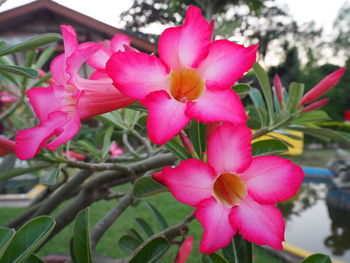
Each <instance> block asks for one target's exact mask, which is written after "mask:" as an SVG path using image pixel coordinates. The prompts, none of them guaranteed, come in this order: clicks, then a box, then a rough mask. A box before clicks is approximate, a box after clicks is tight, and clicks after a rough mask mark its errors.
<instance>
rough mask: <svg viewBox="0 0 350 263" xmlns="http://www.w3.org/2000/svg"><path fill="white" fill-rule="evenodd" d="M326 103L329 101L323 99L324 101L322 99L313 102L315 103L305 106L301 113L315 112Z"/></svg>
mask: <svg viewBox="0 0 350 263" xmlns="http://www.w3.org/2000/svg"><path fill="white" fill-rule="evenodd" d="M328 101H329V98H325V99H322V100H318V101H315V102H313V103H311V104H310V105H308V106H306V107H305V108H304V109H303V112H308V111H312V110H316V109H318V108H321V107H323V106H324V105H326V104H327V102H328Z"/></svg>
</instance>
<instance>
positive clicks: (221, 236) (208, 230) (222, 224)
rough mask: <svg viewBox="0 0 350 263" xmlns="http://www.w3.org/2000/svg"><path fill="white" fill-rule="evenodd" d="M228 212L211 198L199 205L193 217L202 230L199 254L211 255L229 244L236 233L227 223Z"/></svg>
mask: <svg viewBox="0 0 350 263" xmlns="http://www.w3.org/2000/svg"><path fill="white" fill-rule="evenodd" d="M230 210H231V208H229V207H227V206H225V205H224V204H222V203H220V202H217V201H216V200H215V199H214V198H213V197H212V198H209V199H206V200H204V201H202V202H200V203H199V205H198V207H197V210H196V211H195V215H196V217H197V219H198V221H199V222H200V223H201V224H202V226H203V228H204V234H203V237H202V240H201V243H200V252H201V253H209V254H210V253H213V252H215V251H216V250H219V249H220V248H223V247H225V246H227V245H228V244H229V243H230V241H231V239H232V238H233V236H234V234H235V232H236V231H235V230H234V228H233V227H232V226H231V224H230V222H229V215H230Z"/></svg>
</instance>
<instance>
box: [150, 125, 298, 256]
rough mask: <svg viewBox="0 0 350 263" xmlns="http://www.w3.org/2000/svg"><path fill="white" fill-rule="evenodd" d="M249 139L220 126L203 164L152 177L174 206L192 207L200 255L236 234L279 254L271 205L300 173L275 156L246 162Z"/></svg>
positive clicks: (279, 231) (280, 228)
mask: <svg viewBox="0 0 350 263" xmlns="http://www.w3.org/2000/svg"><path fill="white" fill-rule="evenodd" d="M251 137H252V136H251V131H250V130H249V128H248V127H246V126H234V125H232V124H229V123H225V124H223V125H222V126H220V127H218V128H217V130H216V131H215V132H214V133H213V134H212V136H211V137H210V138H209V141H208V149H207V153H208V163H203V162H202V161H199V160H197V159H188V160H185V161H182V162H181V163H180V165H179V166H177V167H175V168H172V167H165V168H164V169H163V170H162V171H161V172H159V173H157V174H154V175H153V178H154V179H155V180H157V181H158V182H160V183H162V184H164V185H166V186H167V187H168V188H169V189H170V191H171V193H172V194H173V195H174V197H175V198H176V199H177V200H178V201H180V202H182V203H185V204H188V205H191V206H194V207H196V211H195V215H196V217H197V219H198V220H199V222H200V223H201V224H202V226H203V228H204V234H203V237H202V240H201V243H200V251H201V253H213V252H214V251H216V250H218V249H220V248H223V247H225V246H227V245H228V244H229V242H230V241H231V239H232V237H233V236H234V235H235V234H236V233H239V234H241V235H242V237H243V238H245V239H247V240H248V241H250V242H255V243H256V244H258V245H269V246H271V247H273V248H276V249H279V250H281V249H282V241H283V240H284V230H285V224H284V220H283V217H282V213H281V212H280V211H279V209H278V208H277V207H276V206H275V203H277V202H281V201H284V200H287V199H289V198H290V197H292V196H294V195H295V194H296V192H297V190H298V189H299V187H300V184H301V182H302V180H303V175H304V173H303V171H302V169H301V168H300V167H298V166H297V165H295V164H293V163H292V162H291V161H289V160H285V159H282V158H280V157H277V156H259V157H252V146H251Z"/></svg>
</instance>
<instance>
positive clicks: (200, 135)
mask: <svg viewBox="0 0 350 263" xmlns="http://www.w3.org/2000/svg"><path fill="white" fill-rule="evenodd" d="M206 134H207V125H205V124H203V123H202V122H196V121H192V122H191V128H190V139H191V142H192V144H193V147H194V149H195V151H196V153H197V154H198V156H202V153H203V152H205V150H206V147H207V140H206Z"/></svg>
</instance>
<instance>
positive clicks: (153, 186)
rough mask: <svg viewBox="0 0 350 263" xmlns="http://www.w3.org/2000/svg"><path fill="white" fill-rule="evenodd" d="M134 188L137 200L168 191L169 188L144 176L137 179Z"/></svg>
mask: <svg viewBox="0 0 350 263" xmlns="http://www.w3.org/2000/svg"><path fill="white" fill-rule="evenodd" d="M133 188H134V189H133V194H134V196H135V197H137V198H141V197H146V196H150V195H155V194H159V193H161V192H165V191H167V188H166V187H165V186H164V185H162V184H160V183H158V182H156V181H155V180H154V179H153V178H152V177H151V176H144V177H141V178H139V179H137V180H136V181H135V183H134V187H133Z"/></svg>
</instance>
